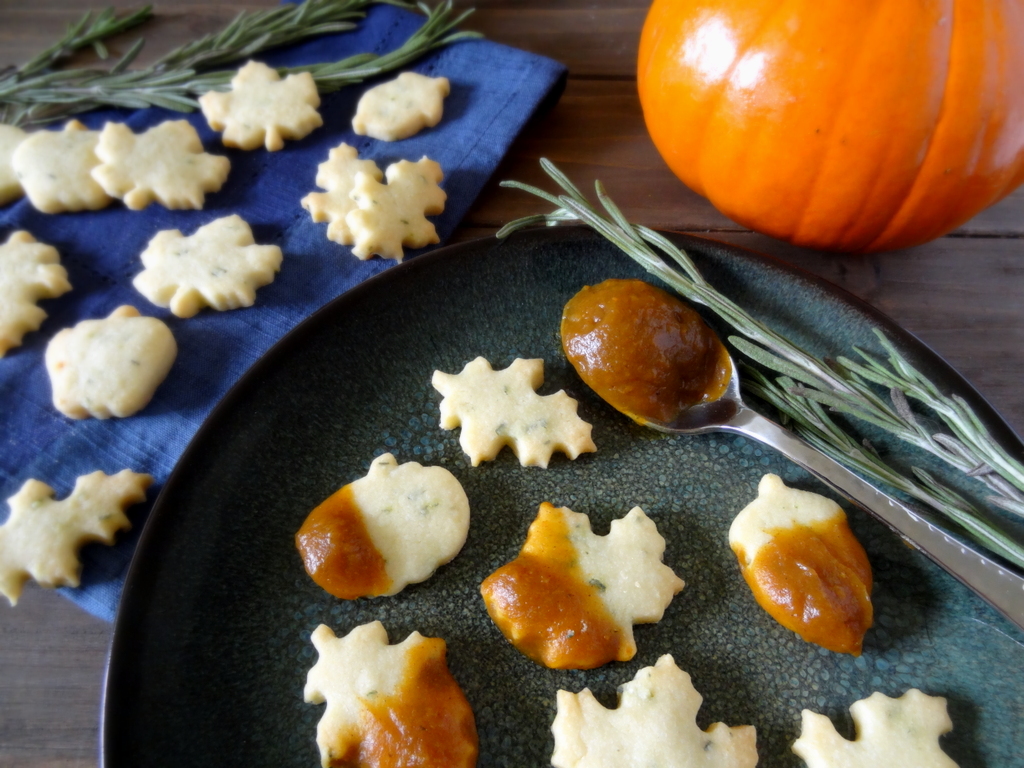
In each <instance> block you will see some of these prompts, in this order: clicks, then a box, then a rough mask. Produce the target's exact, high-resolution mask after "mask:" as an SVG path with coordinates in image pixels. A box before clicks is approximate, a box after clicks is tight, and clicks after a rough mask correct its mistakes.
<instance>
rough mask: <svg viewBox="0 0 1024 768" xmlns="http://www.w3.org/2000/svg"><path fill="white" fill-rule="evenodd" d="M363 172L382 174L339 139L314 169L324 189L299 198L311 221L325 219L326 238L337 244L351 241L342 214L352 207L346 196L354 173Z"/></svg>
mask: <svg viewBox="0 0 1024 768" xmlns="http://www.w3.org/2000/svg"><path fill="white" fill-rule="evenodd" d="M359 173H363V174H366V176H367V177H368V178H371V179H373V180H374V181H380V180H381V179H383V178H384V174H383V173H381V171H380V168H378V167H377V164H376V163H375V162H373V160H360V159H359V156H358V153H357V152H356V149H355V147H351V146H349V145H348V144H345V143H344V142H342V143H341V144H339V145H338V146H336V147H335V148H334V149H332V150H331V151H330V154H329V155H328V159H327V160H325V161H324V162H322V163H320V165H318V166H317V169H316V185H317V186H318V187H320V188H321V189H326V190H327V191H326V192H310V193H309V194H308V195H306V196H305V197H304V198H302V207H303V208H305V209H306V210H307V211H309V213H310V215H311V216H312V217H313V221H316V222H322V221H329V222H330V224H329V225H328V226H327V239H328V240H333V241H334V242H335V243H338V244H339V245H352V244H353V243H354V242H355V240H354V239H353V238H352V230H351V229H349V226H348V223H347V222H346V221H345V217H346V216H347V215H348V213H349V211H354V210H355V209H356V203H355V201H354V200H353V199H352V198H351V197H350V195H351V193H352V190H353V189H354V188H355V185H356V175H357V174H359Z"/></svg>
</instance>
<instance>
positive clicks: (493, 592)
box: [480, 502, 636, 669]
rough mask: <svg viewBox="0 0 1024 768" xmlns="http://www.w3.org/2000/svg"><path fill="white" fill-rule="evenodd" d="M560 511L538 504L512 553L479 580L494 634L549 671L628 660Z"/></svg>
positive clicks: (629, 651) (630, 649)
mask: <svg viewBox="0 0 1024 768" xmlns="http://www.w3.org/2000/svg"><path fill="white" fill-rule="evenodd" d="M576 560H577V557H576V548H575V547H574V546H573V544H572V541H571V540H570V539H569V527H568V525H567V524H566V521H565V517H564V516H563V514H562V513H561V511H560V510H558V509H556V508H555V507H554V506H552V505H551V504H549V503H547V502H544V503H543V504H541V505H540V511H539V512H538V514H537V519H536V520H534V521H533V523H532V524H531V525H530V530H529V532H528V533H527V535H526V543H525V544H523V548H522V550H521V551H520V553H519V557H517V558H516V559H515V560H513V561H512V562H511V563H509V564H508V565H505V566H502V567H501V568H499V569H498V570H496V571H495V572H494V573H492V574H491V575H490V576H488V577H487V578H486V579H485V580H484V582H483V584H481V585H480V592H481V594H482V595H483V597H484V603H485V604H486V605H487V612H488V613H489V614H490V616H491V619H492V620H493V621H494V623H495V624H497V625H498V628H499V629H500V630H501V632H502V634H503V635H505V637H506V638H508V639H509V641H510V642H511V643H512V644H513V645H514V646H515V647H516V648H518V649H519V650H520V651H522V652H523V653H524V654H526V655H527V656H529V657H530V658H531V659H533V660H534V661H536V662H538V663H540V664H543V665H544V666H546V667H550V668H552V669H593V668H594V667H599V666H601V665H602V664H607V663H608V662H609V661H628V660H629V659H631V658H632V657H633V655H634V654H635V653H636V648H635V646H634V645H633V644H631V643H629V642H628V641H626V640H625V639H624V638H623V635H622V630H621V629H620V628H619V626H618V624H616V623H615V620H614V619H613V618H612V617H611V615H610V614H609V613H608V609H607V608H605V605H604V601H603V600H602V599H601V597H600V594H601V591H602V590H603V586H602V585H600V584H596V583H595V584H591V583H588V582H587V580H586V577H585V576H584V574H583V572H582V571H581V570H580V567H579V564H578V563H577V562H576Z"/></svg>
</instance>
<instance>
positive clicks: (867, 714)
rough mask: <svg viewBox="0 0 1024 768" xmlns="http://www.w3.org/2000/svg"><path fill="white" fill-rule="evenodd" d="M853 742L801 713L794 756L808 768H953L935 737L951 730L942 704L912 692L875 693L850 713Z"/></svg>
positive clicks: (819, 719) (808, 713)
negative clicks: (886, 767) (854, 734)
mask: <svg viewBox="0 0 1024 768" xmlns="http://www.w3.org/2000/svg"><path fill="white" fill-rule="evenodd" d="M850 715H851V716H852V717H853V723H854V726H855V727H856V729H857V738H856V739H855V740H853V741H847V740H846V739H844V738H843V737H842V736H840V735H839V734H838V733H837V732H836V729H835V726H833V725H832V721H831V720H829V719H828V718H827V717H825V716H824V715H819V714H817V713H816V712H811V711H810V710H809V709H805V710H803V712H802V713H801V717H802V723H801V727H800V738H798V739H797V740H796V741H795V742H793V751H794V752H795V753H796V754H797V755H799V756H800V757H801V758H802V759H803V761H804V762H805V763H807V768H876V766H883V765H898V766H900V768H957V764H956V763H955V762H953V760H951V759H950V757H949V756H948V755H947V754H946V753H945V752H943V751H942V749H941V748H940V747H939V736H941V735H942V734H944V733H948V732H949V731H951V730H953V721H952V720H950V718H949V713H948V712H947V711H946V700H945V699H944V698H942V697H941V696H928V695H927V694H924V693H921V691H919V690H917V689H916V688H911V689H910V690H909V691H907V692H906V693H904V694H903V695H902V696H900V697H899V698H898V699H891V698H889V697H888V696H886V695H885V694H883V693H878V692H875V693H873V694H871V695H870V696H868V697H867V698H866V699H861V700H860V701H857V702H854V703H853V705H852V706H851V707H850Z"/></svg>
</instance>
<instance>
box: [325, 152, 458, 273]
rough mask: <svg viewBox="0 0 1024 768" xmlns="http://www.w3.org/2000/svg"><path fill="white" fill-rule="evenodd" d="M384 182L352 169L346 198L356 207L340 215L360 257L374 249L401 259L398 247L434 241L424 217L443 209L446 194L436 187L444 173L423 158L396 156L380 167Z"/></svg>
mask: <svg viewBox="0 0 1024 768" xmlns="http://www.w3.org/2000/svg"><path fill="white" fill-rule="evenodd" d="M384 175H385V177H386V178H387V182H388V183H387V185H384V184H381V183H380V182H379V181H377V180H376V179H374V178H372V177H371V176H369V175H367V174H365V173H359V174H356V181H355V186H354V187H353V189H352V192H351V197H352V200H353V201H354V202H355V204H356V210H354V211H350V212H349V213H348V214H347V215H346V216H345V221H346V222H347V223H348V226H349V229H350V230H352V237H353V238H354V241H355V247H354V248H352V253H353V254H354V255H355V256H356V257H358V258H360V259H368V258H370V257H371V256H373V255H374V254H377V255H379V256H382V257H383V258H385V259H395V260H396V261H401V260H402V258H403V257H404V255H405V252H404V251H403V250H402V246H405V247H407V248H423V247H424V246H426V245H430V244H432V243H437V242H440V239H439V238H438V236H437V230H435V229H434V225H433V224H432V223H431V222H429V221H427V219H426V217H427V216H433V215H435V214H438V213H441V212H442V211H444V202H445V200H447V199H448V196H447V195H446V194H445V193H444V190H443V189H441V187H439V186H438V184H440V183H441V180H442V179H443V178H444V174H443V173H442V172H441V166H440V165H438V164H437V163H435V162H434V161H433V160H430V159H429V158H426V157H424V158H423V159H421V160H419V161H417V162H415V163H411V162H409V161H408V160H402V161H400V162H397V163H393V164H391V165H389V166H388V169H387V171H385V172H384Z"/></svg>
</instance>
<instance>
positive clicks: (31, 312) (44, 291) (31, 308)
mask: <svg viewBox="0 0 1024 768" xmlns="http://www.w3.org/2000/svg"><path fill="white" fill-rule="evenodd" d="M70 290H71V283H69V282H68V273H67V270H65V269H64V267H62V266H61V265H60V256H59V255H58V253H57V249H56V248H54V247H53V246H51V245H46V244H45V243H39V242H36V239H35V238H34V237H32V235H30V234H29V233H28V232H25V231H24V230H19V231H17V232H12V233H11V236H10V237H8V238H7V242H6V243H5V244H4V245H0V357H3V356H4V355H5V354H6V353H7V350H9V349H10V348H11V347H17V346H18V345H20V344H21V340H22V338H23V337H24V335H25V334H26V333H28V332H29V331H35V330H38V328H39V326H40V325H41V324H42V322H43V320H45V319H46V312H44V311H43V310H42V309H40V308H39V307H37V306H36V302H37V301H39V300H40V299H52V298H55V297H57V296H60V295H61V294H64V293H67V292H68V291H70Z"/></svg>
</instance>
